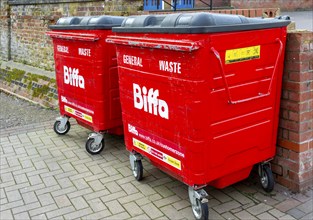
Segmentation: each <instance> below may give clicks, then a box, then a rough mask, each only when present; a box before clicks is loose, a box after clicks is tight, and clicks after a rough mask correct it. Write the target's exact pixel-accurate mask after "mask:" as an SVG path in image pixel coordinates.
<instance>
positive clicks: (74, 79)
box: [64, 66, 85, 89]
mask: <svg viewBox="0 0 313 220" xmlns="http://www.w3.org/2000/svg"><path fill="white" fill-rule="evenodd" d="M78 74H79V69H76V68H71V67H67V66H64V83H65V84H69V85H71V86H75V87H79V88H82V89H85V79H84V77H83V76H80V75H78Z"/></svg>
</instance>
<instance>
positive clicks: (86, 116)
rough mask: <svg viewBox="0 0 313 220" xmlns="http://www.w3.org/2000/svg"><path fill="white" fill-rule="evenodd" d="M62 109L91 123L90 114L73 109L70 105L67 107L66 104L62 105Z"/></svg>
mask: <svg viewBox="0 0 313 220" xmlns="http://www.w3.org/2000/svg"><path fill="white" fill-rule="evenodd" d="M64 110H65V111H66V112H68V113H71V114H72V115H75V116H77V117H79V118H82V119H84V120H86V121H89V122H90V123H92V116H90V115H87V114H85V113H83V112H80V111H78V110H76V109H73V108H71V107H68V106H66V105H64Z"/></svg>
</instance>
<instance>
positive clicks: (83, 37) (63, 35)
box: [46, 31, 99, 41]
mask: <svg viewBox="0 0 313 220" xmlns="http://www.w3.org/2000/svg"><path fill="white" fill-rule="evenodd" d="M46 35H48V36H50V37H52V38H58V39H64V40H74V41H97V40H99V36H98V35H96V34H82V33H71V32H70V33H68V32H56V31H48V32H46Z"/></svg>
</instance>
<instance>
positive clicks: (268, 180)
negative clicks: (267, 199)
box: [258, 161, 275, 192]
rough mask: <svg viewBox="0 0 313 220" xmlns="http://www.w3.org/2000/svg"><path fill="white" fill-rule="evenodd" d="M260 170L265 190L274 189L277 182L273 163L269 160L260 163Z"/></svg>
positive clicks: (261, 181)
mask: <svg viewBox="0 0 313 220" xmlns="http://www.w3.org/2000/svg"><path fill="white" fill-rule="evenodd" d="M258 172H259V176H260V183H261V186H262V188H263V189H264V191H265V192H271V191H272V190H273V189H274V184H275V181H274V176H273V172H272V169H271V164H270V163H269V162H268V161H266V162H263V163H260V164H259V167H258Z"/></svg>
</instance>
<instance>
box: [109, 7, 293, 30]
mask: <svg viewBox="0 0 313 220" xmlns="http://www.w3.org/2000/svg"><path fill="white" fill-rule="evenodd" d="M289 23H290V18H289V17H288V16H283V17H282V16H281V17H277V18H271V19H270V18H269V19H267V18H266V19H265V18H247V17H244V16H241V15H228V14H214V13H206V12H199V13H175V14H167V15H142V16H131V17H128V18H126V19H125V20H124V21H123V23H122V25H121V27H114V28H113V31H114V32H128V33H215V32H233V31H244V30H257V29H267V28H278V27H284V26H287V25H288V24H289Z"/></svg>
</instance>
